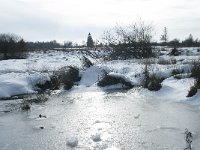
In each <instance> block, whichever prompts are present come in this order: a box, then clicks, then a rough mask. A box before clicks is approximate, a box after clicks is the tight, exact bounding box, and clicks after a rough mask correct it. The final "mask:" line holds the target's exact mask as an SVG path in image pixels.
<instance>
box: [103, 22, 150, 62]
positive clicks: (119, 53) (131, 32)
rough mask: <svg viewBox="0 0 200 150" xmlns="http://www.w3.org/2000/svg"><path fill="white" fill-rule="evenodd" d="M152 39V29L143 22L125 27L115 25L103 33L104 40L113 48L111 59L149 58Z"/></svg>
mask: <svg viewBox="0 0 200 150" xmlns="http://www.w3.org/2000/svg"><path fill="white" fill-rule="evenodd" d="M152 38H153V27H152V25H151V24H145V23H144V21H139V22H137V23H133V24H131V25H128V26H125V27H123V26H120V25H117V26H115V27H114V28H113V29H111V30H109V31H106V32H105V33H104V40H107V43H109V45H110V46H112V47H113V53H112V57H115V58H122V59H126V58H130V57H134V58H148V57H151V56H152V55H153V53H152V48H151V41H152Z"/></svg>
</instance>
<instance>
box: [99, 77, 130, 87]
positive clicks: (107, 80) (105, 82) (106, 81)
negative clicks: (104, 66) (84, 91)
mask: <svg viewBox="0 0 200 150" xmlns="http://www.w3.org/2000/svg"><path fill="white" fill-rule="evenodd" d="M119 83H120V84H123V85H125V87H126V88H132V87H133V85H132V83H131V81H129V80H128V79H126V78H125V77H124V76H122V75H118V74H106V75H105V76H104V77H103V78H102V79H101V80H100V81H99V82H98V83H97V85H98V86H101V87H105V86H110V85H115V84H119Z"/></svg>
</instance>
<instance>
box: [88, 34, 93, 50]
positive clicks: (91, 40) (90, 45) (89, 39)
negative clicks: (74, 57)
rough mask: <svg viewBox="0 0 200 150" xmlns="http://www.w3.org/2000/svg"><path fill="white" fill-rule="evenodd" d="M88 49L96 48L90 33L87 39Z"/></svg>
mask: <svg viewBox="0 0 200 150" xmlns="http://www.w3.org/2000/svg"><path fill="white" fill-rule="evenodd" d="M87 47H94V41H93V39H92V36H91V34H90V33H89V34H88V38H87Z"/></svg>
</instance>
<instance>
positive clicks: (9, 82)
mask: <svg viewBox="0 0 200 150" xmlns="http://www.w3.org/2000/svg"><path fill="white" fill-rule="evenodd" d="M46 80H49V77H48V74H40V73H34V74H29V73H9V74H3V75H0V97H1V98H3V97H11V96H14V95H20V94H27V93H35V91H34V85H36V84H37V83H43V82H44V81H46Z"/></svg>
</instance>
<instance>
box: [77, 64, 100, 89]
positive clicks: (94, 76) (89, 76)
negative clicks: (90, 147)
mask: <svg viewBox="0 0 200 150" xmlns="http://www.w3.org/2000/svg"><path fill="white" fill-rule="evenodd" d="M103 74H104V71H103V69H102V68H100V67H98V66H91V67H90V68H88V69H86V70H85V71H84V72H82V76H81V77H82V78H81V81H80V83H79V85H80V86H81V85H82V86H91V85H93V84H95V83H96V82H97V81H98V80H99V79H101V77H102V76H103Z"/></svg>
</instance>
